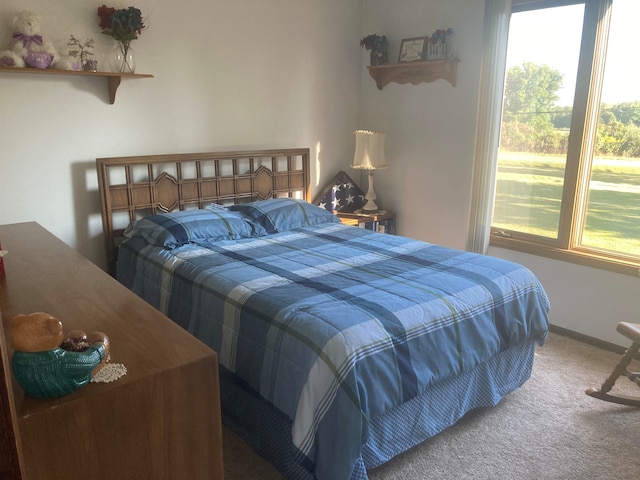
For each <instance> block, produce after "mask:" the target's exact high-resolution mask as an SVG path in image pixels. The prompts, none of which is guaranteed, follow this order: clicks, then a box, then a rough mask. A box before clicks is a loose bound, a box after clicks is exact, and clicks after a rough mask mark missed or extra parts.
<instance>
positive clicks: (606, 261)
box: [489, 234, 640, 277]
mask: <svg viewBox="0 0 640 480" xmlns="http://www.w3.org/2000/svg"><path fill="white" fill-rule="evenodd" d="M489 244H490V245H491V246H492V247H499V248H506V249H509V250H516V251H519V252H524V253H529V254H532V255H538V256H540V257H547V258H552V259H554V260H561V261H563V262H569V263H575V264H578V265H584V266H587V267H592V268H599V269H601V270H608V271H611V272H616V273H622V274H624V275H631V276H632V277H640V262H638V261H634V260H627V259H624V258H612V257H610V256H604V255H600V254H598V253H597V252H593V251H587V250H586V249H576V250H565V249H562V248H557V247H552V246H546V245H541V244H539V243H533V242H530V241H527V240H522V239H515V238H504V237H502V236H497V235H493V234H492V235H491V239H490V242H489Z"/></svg>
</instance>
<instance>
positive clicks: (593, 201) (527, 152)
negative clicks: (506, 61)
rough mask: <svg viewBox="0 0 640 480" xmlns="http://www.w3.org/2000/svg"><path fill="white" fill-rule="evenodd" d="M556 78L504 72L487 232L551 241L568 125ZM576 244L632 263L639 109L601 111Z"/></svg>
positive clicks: (528, 67)
mask: <svg viewBox="0 0 640 480" xmlns="http://www.w3.org/2000/svg"><path fill="white" fill-rule="evenodd" d="M561 86H562V75H561V74H560V72H558V71H557V70H554V69H552V68H551V67H549V66H547V65H542V66H540V65H536V64H533V63H524V64H523V65H521V66H516V67H512V68H510V69H509V71H508V72H507V79H506V83H505V101H504V112H503V120H502V131H501V139H500V155H499V158H498V179H497V181H498V183H497V188H496V201H495V209H494V221H493V226H494V227H497V228H505V229H509V230H514V231H520V232H525V233H531V234H535V235H541V236H544V237H548V238H556V236H557V232H558V223H559V214H560V206H561V199H562V188H563V182H564V169H565V161H566V152H567V142H568V138H569V127H570V122H571V108H570V107H558V106H556V105H555V102H556V101H557V100H558V97H557V95H556V92H557V91H558V89H559V88H560V87H561ZM582 244H583V245H587V246H590V247H595V248H602V249H606V250H611V251H616V252H623V253H628V254H633V255H638V256H640V101H635V102H625V103H620V104H615V105H604V104H603V105H601V108H600V121H599V124H598V127H597V134H596V145H595V151H594V161H593V165H592V172H591V184H590V197H589V201H588V205H587V214H586V220H585V226H584V229H583V238H582Z"/></svg>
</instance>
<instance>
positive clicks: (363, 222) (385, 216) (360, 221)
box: [336, 210, 396, 234]
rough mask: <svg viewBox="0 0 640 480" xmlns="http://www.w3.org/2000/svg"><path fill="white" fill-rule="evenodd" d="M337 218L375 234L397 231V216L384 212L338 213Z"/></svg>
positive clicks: (358, 211)
mask: <svg viewBox="0 0 640 480" xmlns="http://www.w3.org/2000/svg"><path fill="white" fill-rule="evenodd" d="M336 216H337V217H338V218H340V220H341V221H342V223H345V224H347V225H353V226H355V227H360V228H366V229H368V230H373V231H374V232H380V233H390V234H394V233H395V230H396V226H395V223H396V221H395V218H396V216H395V214H393V213H390V212H386V211H384V210H380V211H378V212H377V213H362V212H361V211H360V210H356V211H355V212H353V213H344V212H336Z"/></svg>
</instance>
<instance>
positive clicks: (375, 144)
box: [351, 130, 387, 213]
mask: <svg viewBox="0 0 640 480" xmlns="http://www.w3.org/2000/svg"><path fill="white" fill-rule="evenodd" d="M353 133H354V134H355V136H356V152H355V154H354V156H353V163H352V164H351V168H361V169H364V170H369V191H368V192H367V194H366V195H365V196H364V198H365V199H366V200H367V203H366V204H365V205H364V206H363V207H362V213H376V212H378V206H377V205H376V202H375V200H376V198H377V197H376V193H375V192H374V191H373V171H374V170H378V169H382V168H387V161H386V160H385V158H384V137H385V135H386V134H385V132H370V131H368V130H356V131H355V132H353Z"/></svg>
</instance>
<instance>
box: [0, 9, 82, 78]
mask: <svg viewBox="0 0 640 480" xmlns="http://www.w3.org/2000/svg"><path fill="white" fill-rule="evenodd" d="M12 25H13V36H12V39H11V42H10V43H9V48H8V49H7V50H4V51H2V52H0V65H3V66H7V67H33V68H40V69H45V68H50V67H53V68H61V69H63V70H80V64H79V63H78V62H77V61H76V62H74V61H72V60H70V59H69V57H61V56H60V55H58V53H57V51H56V49H55V47H54V46H53V44H52V43H51V42H50V41H47V40H44V39H43V38H42V35H40V17H38V15H36V14H35V13H33V12H29V11H23V12H20V13H19V14H18V15H16V16H15V17H13V21H12Z"/></svg>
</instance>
